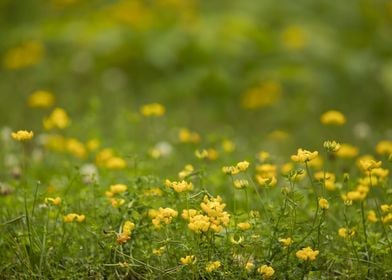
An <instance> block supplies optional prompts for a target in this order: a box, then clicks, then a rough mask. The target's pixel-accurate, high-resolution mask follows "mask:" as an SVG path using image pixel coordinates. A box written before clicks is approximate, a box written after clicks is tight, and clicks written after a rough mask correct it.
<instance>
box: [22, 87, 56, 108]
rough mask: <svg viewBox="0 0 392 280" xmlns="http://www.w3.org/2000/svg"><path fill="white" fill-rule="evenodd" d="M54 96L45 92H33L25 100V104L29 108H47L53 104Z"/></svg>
mask: <svg viewBox="0 0 392 280" xmlns="http://www.w3.org/2000/svg"><path fill="white" fill-rule="evenodd" d="M54 100H55V98H54V95H53V93H51V92H50V91H47V90H37V91H34V92H33V93H32V94H31V95H30V96H29V98H28V99H27V104H28V105H29V107H31V108H48V107H51V106H52V105H53V104H54Z"/></svg>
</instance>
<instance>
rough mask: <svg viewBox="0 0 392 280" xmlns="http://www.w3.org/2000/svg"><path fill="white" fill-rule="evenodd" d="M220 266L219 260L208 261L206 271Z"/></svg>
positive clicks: (211, 270)
mask: <svg viewBox="0 0 392 280" xmlns="http://www.w3.org/2000/svg"><path fill="white" fill-rule="evenodd" d="M220 267H221V262H220V261H214V262H209V263H207V265H206V271H207V272H213V271H214V270H217V269H218V268H220Z"/></svg>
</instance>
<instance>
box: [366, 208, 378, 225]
mask: <svg viewBox="0 0 392 280" xmlns="http://www.w3.org/2000/svg"><path fill="white" fill-rule="evenodd" d="M367 219H368V221H369V222H371V223H376V222H377V221H378V219H377V215H376V212H374V211H373V210H370V211H369V212H368V215H367Z"/></svg>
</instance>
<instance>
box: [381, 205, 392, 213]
mask: <svg viewBox="0 0 392 280" xmlns="http://www.w3.org/2000/svg"><path fill="white" fill-rule="evenodd" d="M380 208H381V211H382V212H383V213H387V212H391V210H392V205H388V204H382V205H381V206H380Z"/></svg>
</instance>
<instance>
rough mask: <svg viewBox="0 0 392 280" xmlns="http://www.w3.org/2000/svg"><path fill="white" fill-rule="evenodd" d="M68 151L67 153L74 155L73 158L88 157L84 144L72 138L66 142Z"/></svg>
mask: <svg viewBox="0 0 392 280" xmlns="http://www.w3.org/2000/svg"><path fill="white" fill-rule="evenodd" d="M65 145H66V149H67V152H69V153H70V154H72V155H73V156H75V157H77V158H81V159H83V158H85V157H86V155H87V151H86V148H85V146H84V144H83V143H82V142H80V141H79V140H77V139H75V138H70V139H67V140H66V144H65Z"/></svg>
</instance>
